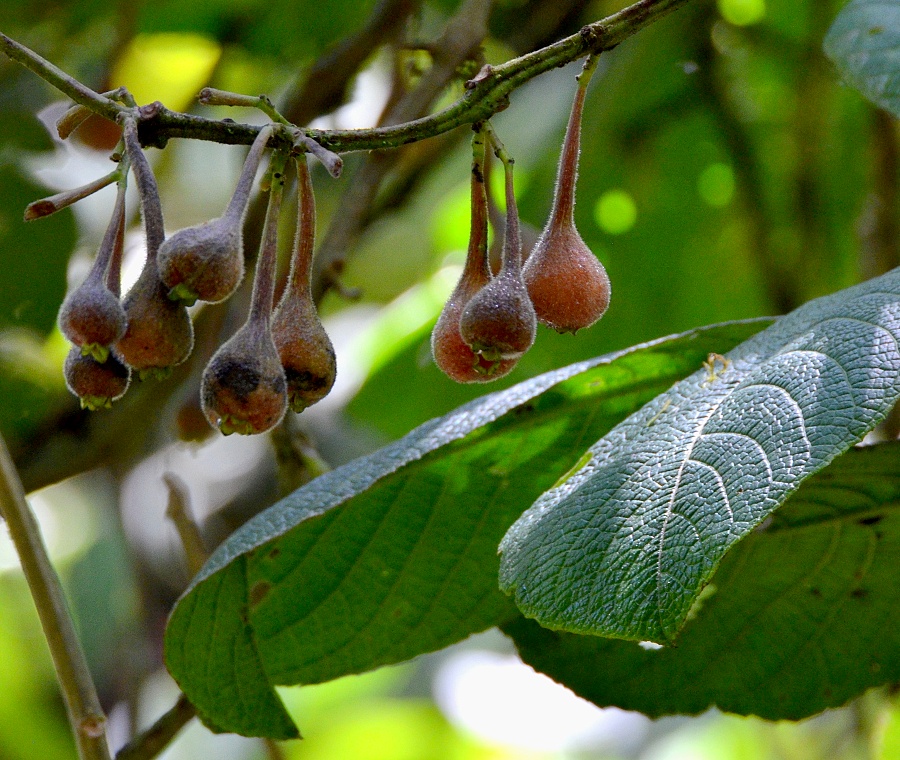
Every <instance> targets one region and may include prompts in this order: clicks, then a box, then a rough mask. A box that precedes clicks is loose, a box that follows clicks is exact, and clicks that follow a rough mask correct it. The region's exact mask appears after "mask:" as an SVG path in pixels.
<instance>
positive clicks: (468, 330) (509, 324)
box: [459, 159, 537, 361]
mask: <svg viewBox="0 0 900 760" xmlns="http://www.w3.org/2000/svg"><path fill="white" fill-rule="evenodd" d="M512 166H513V164H512V160H511V159H508V160H507V161H505V162H504V169H505V177H506V234H505V236H504V242H503V260H502V263H501V266H500V271H499V272H498V273H497V276H496V277H494V278H493V279H492V280H491V281H490V282H489V283H488V284H487V285H485V286H484V287H483V288H482V289H481V290H480V291H478V293H476V294H475V295H474V296H473V297H472V299H471V300H470V301H469V303H468V304H466V306H465V308H464V309H463V312H462V315H461V317H460V322H459V331H460V334H461V335H462V339H463V340H464V341H465V342H466V343H468V344H469V346H471V348H472V350H473V351H475V352H477V353H479V354H481V356H483V357H484V358H485V359H487V360H488V361H499V360H504V359H513V360H517V359H518V358H519V357H520V356H522V354H524V353H525V352H526V351H527V350H528V349H529V348H531V346H532V344H533V343H534V336H535V332H536V327H537V321H536V319H535V314H534V307H533V306H532V305H531V300H530V299H529V297H528V291H527V290H526V288H525V282H524V281H523V280H522V245H521V242H520V238H519V214H518V210H517V209H516V197H515V193H514V189H513V168H512Z"/></svg>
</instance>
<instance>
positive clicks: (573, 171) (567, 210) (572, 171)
mask: <svg viewBox="0 0 900 760" xmlns="http://www.w3.org/2000/svg"><path fill="white" fill-rule="evenodd" d="M599 60H600V59H599V57H598V56H591V57H590V58H588V59H587V60H586V61H585V62H584V67H583V68H582V70H581V74H580V75H579V76H578V87H577V89H576V90H575V98H574V99H573V101H572V111H571V113H570V115H569V124H568V126H567V127H566V136H565V139H564V140H563V149H562V151H561V155H560V157H559V167H558V168H557V172H556V192H555V193H554V195H553V210H552V211H551V212H550V219H551V224H554V225H556V226H559V225H560V224H563V223H569V224H574V212H575V184H576V182H577V181H578V156H579V153H580V152H581V116H582V113H583V112H584V98H585V95H586V93H587V88H588V84H589V83H590V81H591V76H592V75H593V73H594V70H595V69H596V68H597V62H598V61H599Z"/></svg>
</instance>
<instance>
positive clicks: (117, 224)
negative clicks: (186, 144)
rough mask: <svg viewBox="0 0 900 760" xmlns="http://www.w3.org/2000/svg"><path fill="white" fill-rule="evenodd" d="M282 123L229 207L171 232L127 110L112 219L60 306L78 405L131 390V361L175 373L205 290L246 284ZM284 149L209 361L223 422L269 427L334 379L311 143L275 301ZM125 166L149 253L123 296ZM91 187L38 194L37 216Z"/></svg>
mask: <svg viewBox="0 0 900 760" xmlns="http://www.w3.org/2000/svg"><path fill="white" fill-rule="evenodd" d="M274 129H275V127H274V125H268V126H266V127H264V128H263V129H261V130H260V132H259V135H258V136H257V138H256V140H255V141H254V143H253V145H252V147H251V148H250V151H249V153H248V155H247V158H246V160H245V163H244V167H243V169H242V171H241V175H240V178H239V180H238V183H237V187H236V188H235V191H234V194H233V196H232V198H231V201H230V203H229V204H228V207H227V209H226V210H225V213H224V214H223V215H222V216H221V217H219V218H218V219H213V220H211V221H208V222H206V223H204V224H201V225H198V226H195V227H189V228H187V229H183V230H180V231H178V232H176V233H175V234H173V235H172V236H171V237H169V238H165V234H164V230H163V218H162V207H161V204H160V200H159V191H158V188H157V185H156V180H155V178H154V176H153V172H152V170H151V168H150V164H149V162H148V161H147V158H146V156H145V155H144V152H143V150H142V148H141V145H140V142H139V139H138V133H137V122H136V120H135V118H133V117H131V116H129V117H126V118H124V119H123V141H124V151H123V152H122V153H121V155H120V159H119V166H118V168H117V170H116V171H115V172H113V173H112V174H111V175H110V177H112V178H114V179H115V180H117V182H118V193H117V197H116V203H115V207H114V210H113V215H112V219H111V221H110V223H109V227H108V229H107V231H106V234H105V235H104V238H103V241H102V243H101V245H100V250H99V252H98V255H97V257H96V259H95V261H94V263H93V266H92V267H91V270H90V272H89V274H88V276H87V278H86V279H85V281H84V282H83V283H82V284H81V285H80V286H79V287H78V288H76V289H75V290H74V291H72V292H71V293H70V294H69V295H68V297H67V298H66V299H65V301H64V302H63V304H62V307H61V308H60V311H59V319H58V321H59V326H60V329H61V331H62V332H63V334H64V335H65V336H66V338H68V339H69V340H70V341H71V342H72V343H73V344H74V346H73V348H72V349H71V351H70V353H69V355H68V357H67V359H66V362H65V368H64V373H65V378H66V383H67V385H68V387H69V389H70V390H71V391H72V392H73V393H74V394H75V395H76V396H78V397H79V398H80V399H81V403H82V406H84V407H86V408H90V409H97V408H101V407H108V406H109V405H110V404H111V403H112V402H113V401H115V400H116V399H119V398H121V397H122V396H123V395H124V394H125V392H126V390H127V389H128V385H129V382H130V379H131V374H132V372H137V373H138V374H139V375H140V376H141V377H142V378H144V377H147V376H156V377H164V376H165V375H167V374H168V373H169V372H170V371H171V369H172V368H173V367H174V366H176V365H178V364H180V363H181V362H183V361H185V359H187V357H188V356H189V355H190V352H191V349H192V347H193V342H194V337H193V327H192V323H191V318H190V315H189V314H188V311H187V306H190V305H193V304H194V303H195V302H196V301H197V300H202V301H207V302H210V303H217V302H219V301H223V300H225V299H226V298H228V297H229V296H230V295H231V294H232V293H233V292H234V291H235V290H236V289H237V287H238V285H240V282H241V280H242V278H243V275H244V253H243V239H242V229H243V224H244V217H245V214H246V210H247V206H248V203H249V198H250V191H251V188H252V185H253V181H254V177H255V176H256V173H257V170H258V168H259V165H260V162H261V160H262V157H263V153H264V150H265V148H266V146H267V144H268V143H269V141H270V140H271V138H272V136H273V134H274ZM288 158H289V156H288V155H287V154H286V153H284V152H282V151H279V150H276V151H273V154H272V158H271V163H270V166H269V169H268V172H267V180H266V184H267V185H268V189H269V204H268V209H267V212H266V221H265V228H264V231H263V236H262V243H261V246H260V252H259V257H258V260H257V267H256V277H255V279H254V283H253V295H252V306H251V309H250V314H249V317H248V318H247V321H246V323H245V324H244V325H243V326H242V327H241V328H240V329H239V330H238V331H237V332H236V333H235V335H234V336H233V337H232V338H231V339H230V340H228V341H227V342H226V343H225V344H224V345H222V346H221V348H219V350H218V351H217V352H216V353H215V355H214V356H213V357H212V359H211V360H210V362H209V364H208V365H207V367H206V369H205V371H204V373H203V379H202V388H201V399H202V404H203V410H204V413H205V414H206V416H207V418H208V419H209V421H210V423H211V424H213V425H214V426H216V427H218V428H219V430H221V431H222V432H223V433H225V434H229V433H232V432H238V433H244V434H250V433H261V432H264V431H266V430H269V429H270V428H272V427H273V426H274V425H276V424H277V423H278V422H279V421H280V420H281V418H282V417H283V416H284V414H285V412H286V411H287V409H288V408H289V407H290V408H291V409H292V410H294V411H297V412H299V411H302V410H303V409H305V408H306V407H307V406H309V405H311V404H314V403H316V402H317V401H319V400H321V399H322V398H324V396H325V395H327V393H328V392H329V391H330V390H331V387H332V385H333V384H334V379H335V374H336V367H335V355H334V349H333V348H332V345H331V341H330V340H329V338H328V335H327V334H326V332H325V330H324V328H323V327H322V323H321V321H320V320H319V317H318V313H317V311H316V308H315V304H314V302H313V298H312V290H311V285H310V277H311V271H312V267H311V264H312V253H313V243H314V236H315V201H314V198H313V190H312V183H311V181H310V176H309V169H308V166H307V161H306V156H305V155H304V154H301V155H299V156H296V166H297V177H298V183H297V184H298V196H299V200H298V217H299V218H298V224H297V233H296V238H295V241H294V246H293V251H292V255H291V269H290V274H289V276H288V283H287V286H286V287H285V290H284V294H283V296H282V298H281V300H280V302H279V303H278V304H277V306H275V307H274V309H273V299H274V291H275V269H276V265H277V230H278V217H279V213H280V210H281V199H282V195H283V189H284V181H285V179H284V168H285V164H286V163H287V160H288ZM129 168H130V169H131V171H132V173H133V175H134V177H135V179H136V181H137V185H138V193H139V196H140V203H141V212H142V216H143V221H144V230H145V234H146V239H147V258H146V262H145V264H144V268H143V270H142V271H141V274H140V276H139V277H138V279H137V281H136V282H135V284H134V286H133V287H132V288H131V289H130V290H129V292H128V294H127V295H126V296H125V298H124V299H121V300H120V298H119V293H120V272H121V261H122V244H123V236H124V224H125V187H126V181H127V176H128V172H129ZM109 182H110V180H109V178H104V180H102V181H100V182H98V183H93V184H92V186H91V187H92V189H98V187H102V186H103V185H104V184H109ZM85 194H86V193H85V191H84V189H82V190H80V191H75V192H74V193H69V194H68V198H64V199H60V198H59V197H57V198H55V199H47V200H44V201H40V202H38V203H37V204H32V207H30V211H29V213H28V214H26V215H27V216H28V217H29V218H36V217H37V216H41V215H44V214H46V213H49V212H52V211H54V210H56V209H57V208H60V207H61V206H62V205H65V203H66V202H67V201H70V200H72V199H76V200H77V199H78V198H79V197H84V195H85ZM48 201H50V202H49V203H48Z"/></svg>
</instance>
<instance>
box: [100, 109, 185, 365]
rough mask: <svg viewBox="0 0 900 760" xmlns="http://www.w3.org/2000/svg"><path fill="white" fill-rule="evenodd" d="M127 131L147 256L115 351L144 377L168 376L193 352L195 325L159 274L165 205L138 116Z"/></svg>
mask: <svg viewBox="0 0 900 760" xmlns="http://www.w3.org/2000/svg"><path fill="white" fill-rule="evenodd" d="M124 135H125V148H126V150H127V151H128V157H129V159H130V160H131V166H132V170H133V171H134V175H135V178H136V179H137V183H138V192H139V194H140V197H141V211H142V212H143V217H144V231H145V233H146V237H147V260H146V262H145V263H144V268H143V269H142V270H141V274H140V276H139V277H138V279H137V282H135V284H134V286H133V287H132V288H131V290H130V291H128V294H127V295H126V296H125V300H124V303H123V306H124V308H125V315H126V317H127V320H128V327H127V328H126V330H125V334H124V335H123V336H122V337H121V338H120V339H119V342H118V343H117V344H116V346H115V350H116V353H117V355H118V357H119V358H120V359H121V360H122V361H124V362H125V364H127V365H129V366H130V367H131V368H132V369H134V370H137V371H138V372H140V374H141V376H142V377H143V376H146V375H155V376H157V377H164V376H165V375H167V374H168V373H169V372H170V371H171V368H172V367H174V366H175V365H177V364H181V362H183V361H184V360H185V359H187V357H188V356H189V355H190V353H191V349H192V348H193V345H194V328H193V325H192V324H191V318H190V316H189V315H188V313H187V309H186V308H185V307H184V304H182V303H179V302H177V301H172V300H171V299H169V297H168V288H166V286H165V285H164V284H163V282H162V280H160V278H159V269H158V268H157V266H156V257H157V254H158V252H159V246H160V245H161V243H162V241H163V236H164V233H163V219H162V206H161V205H160V202H159V190H158V188H157V186H156V179H155V178H154V177H153V171H152V170H151V168H150V164H149V163H148V161H147V157H146V156H145V155H144V151H143V150H142V149H141V146H140V142H139V141H138V135H137V125H136V123H135V121H134V119H125V124H124Z"/></svg>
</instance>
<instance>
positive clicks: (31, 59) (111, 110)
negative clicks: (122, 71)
mask: <svg viewBox="0 0 900 760" xmlns="http://www.w3.org/2000/svg"><path fill="white" fill-rule="evenodd" d="M0 51H2V52H4V53H6V55H7V56H9V57H10V58H12V59H13V60H14V61H16V62H18V63H21V64H22V65H23V66H24V67H25V68H27V69H30V70H31V71H33V72H34V73H35V74H37V75H38V76H39V77H40V78H41V79H43V80H44V81H45V82H47V83H49V84H52V85H53V86H54V87H55V88H56V89H57V90H59V91H60V92H61V93H63V95H68V96H69V97H70V98H72V100H74V101H75V102H76V103H78V104H80V105H83V106H85V107H86V108H89V109H90V110H91V111H93V112H94V113H97V114H100V116H105V117H106V118H107V119H109V120H110V121H115V120H116V117H117V116H118V115H119V114H120V113H121V112H123V111H126V110H127V108H126V107H125V106H122V105H120V104H119V103H116V102H114V101H112V100H110V99H109V98H107V97H105V96H103V95H101V94H100V93H98V92H94V91H93V90H92V89H91V88H90V87H86V86H85V85H83V84H82V83H81V82H79V81H78V80H77V79H75V78H74V77H71V76H69V75H68V74H66V72H65V71H63V70H62V69H60V68H58V67H56V66H54V65H53V64H52V63H50V61H46V60H44V59H43V58H41V57H40V56H39V55H38V54H37V53H35V52H34V51H33V50H30V49H29V48H27V47H25V46H24V45H22V44H20V43H18V42H16V41H15V40H14V39H11V38H10V37H7V36H6V35H5V34H0Z"/></svg>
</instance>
